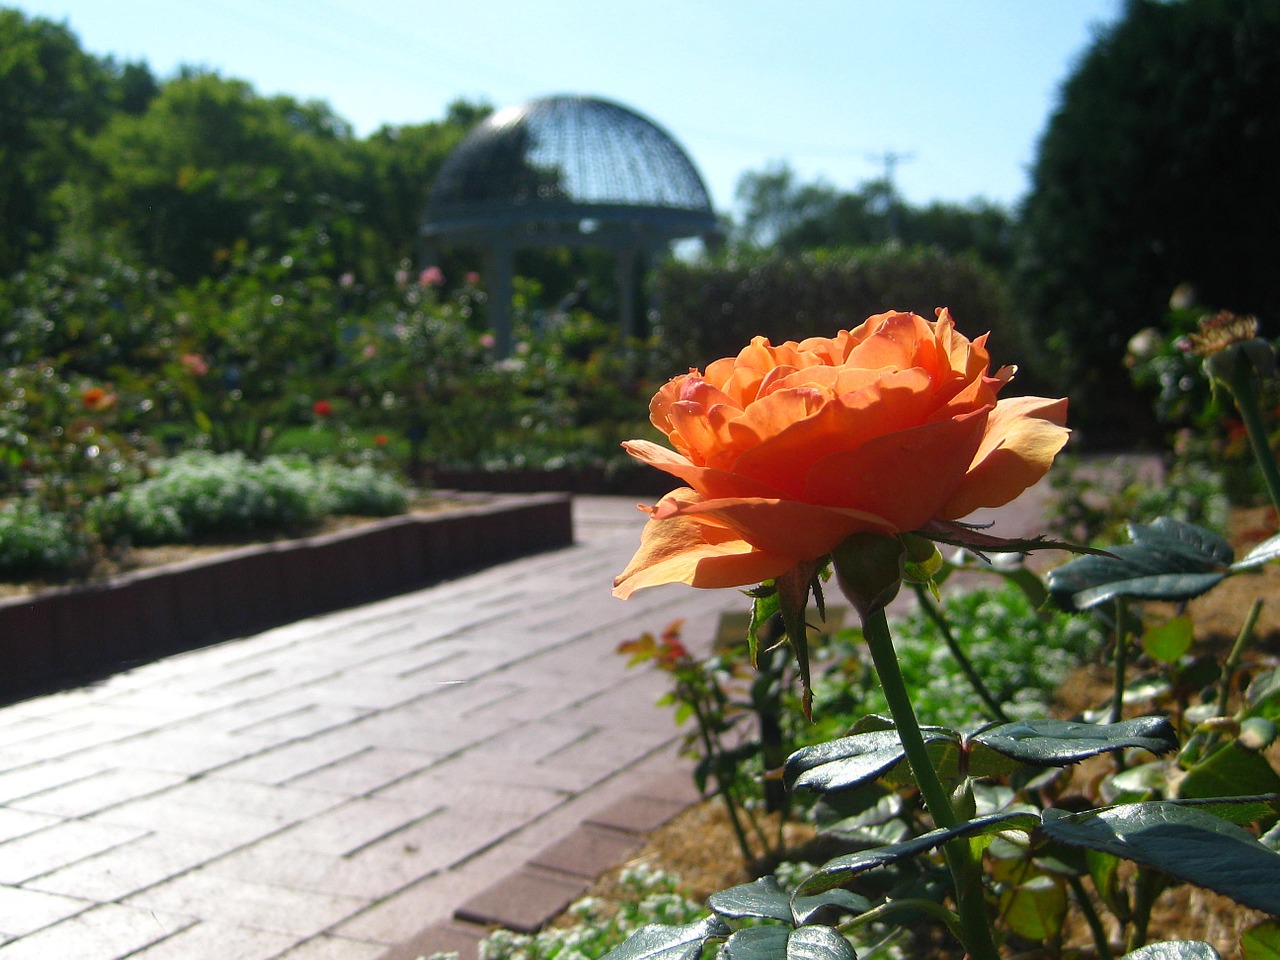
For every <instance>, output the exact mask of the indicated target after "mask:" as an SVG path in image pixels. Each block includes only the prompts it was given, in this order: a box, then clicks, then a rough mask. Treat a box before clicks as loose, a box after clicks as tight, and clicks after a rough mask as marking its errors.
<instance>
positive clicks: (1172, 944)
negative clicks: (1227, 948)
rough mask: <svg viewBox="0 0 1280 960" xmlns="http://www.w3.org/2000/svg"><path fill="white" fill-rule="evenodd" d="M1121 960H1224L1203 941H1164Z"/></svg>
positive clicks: (1132, 952)
mask: <svg viewBox="0 0 1280 960" xmlns="http://www.w3.org/2000/svg"><path fill="white" fill-rule="evenodd" d="M1120 960H1222V958H1221V957H1220V956H1219V954H1218V951H1217V950H1215V949H1213V947H1211V946H1209V944H1207V943H1205V942H1204V941H1203V940H1162V941H1160V942H1159V943H1148V944H1147V945H1146V946H1145V947H1139V948H1138V949H1137V950H1130V951H1129V952H1128V953H1126V954H1125V955H1124V956H1123V957H1121V958H1120Z"/></svg>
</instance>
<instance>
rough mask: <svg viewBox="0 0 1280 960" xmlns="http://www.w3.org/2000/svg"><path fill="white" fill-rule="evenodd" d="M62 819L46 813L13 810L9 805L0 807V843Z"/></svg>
mask: <svg viewBox="0 0 1280 960" xmlns="http://www.w3.org/2000/svg"><path fill="white" fill-rule="evenodd" d="M61 821H62V817H55V816H52V815H50V814H47V813H28V812H27V811H25V810H14V809H13V808H11V807H0V843H4V842H5V841H6V840H13V839H15V838H17V837H25V836H26V835H27V834H28V833H35V832H36V831H37V830H43V829H44V828H45V827H51V826H53V825H54V824H55V823H59V822H61Z"/></svg>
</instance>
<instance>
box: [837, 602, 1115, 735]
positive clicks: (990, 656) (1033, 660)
mask: <svg viewBox="0 0 1280 960" xmlns="http://www.w3.org/2000/svg"><path fill="white" fill-rule="evenodd" d="M942 613H943V616H944V617H945V618H946V620H947V622H948V624H950V626H951V630H952V633H953V634H954V635H955V638H956V640H957V642H958V643H959V645H960V648H961V649H962V650H963V651H964V652H965V654H966V655H967V656H968V657H969V659H970V661H972V663H973V665H974V668H975V669H976V671H977V673H978V675H979V676H980V677H981V678H982V680H983V682H984V683H985V684H986V686H987V688H988V689H989V690H990V691H991V693H992V695H993V696H994V697H995V698H996V700H997V701H999V702H1000V704H1001V707H1002V708H1003V709H1004V711H1005V712H1006V713H1008V714H1009V715H1010V716H1013V717H1030V716H1044V715H1047V714H1048V712H1049V710H1048V708H1049V702H1050V699H1051V698H1052V696H1053V693H1054V691H1055V690H1056V689H1057V687H1058V686H1059V684H1061V683H1062V681H1063V680H1064V679H1066V677H1067V674H1068V673H1069V672H1070V671H1071V670H1072V669H1073V668H1074V667H1076V666H1078V665H1079V664H1080V663H1082V662H1083V661H1084V659H1085V658H1086V657H1087V656H1088V655H1089V654H1090V653H1092V652H1093V651H1095V650H1097V649H1098V648H1099V647H1100V646H1101V645H1102V643H1103V636H1102V632H1101V628H1100V627H1099V626H1098V624H1097V623H1096V622H1094V621H1091V620H1089V619H1087V618H1084V617H1073V616H1071V615H1070V614H1066V613H1061V612H1059V611H1037V610H1036V609H1035V608H1034V607H1033V606H1032V605H1031V602H1030V601H1029V600H1028V599H1027V597H1026V594H1024V593H1023V592H1022V590H1021V589H1019V588H1018V587H1016V586H1013V585H1010V584H1006V585H1004V586H1001V587H999V588H995V589H991V588H985V587H984V588H978V589H973V590H967V591H965V592H962V593H957V594H954V595H949V596H946V597H944V598H943V601H942ZM894 646H895V647H896V648H897V651H898V660H899V662H900V663H901V664H902V673H903V677H904V678H905V680H906V683H907V688H908V689H909V690H911V691H912V701H913V703H914V704H915V707H916V710H917V712H918V713H919V716H920V720H921V722H922V723H929V724H939V725H943V726H958V727H966V726H970V725H972V724H973V723H974V722H975V721H978V720H979V719H980V714H981V706H980V701H979V700H978V698H977V696H976V695H975V694H972V693H970V692H969V691H970V688H969V686H968V683H967V681H966V680H965V678H964V674H963V673H962V672H961V671H960V668H959V666H958V665H957V664H956V662H955V659H954V658H953V657H952V656H951V654H950V652H949V651H948V650H947V647H946V644H945V643H944V642H943V640H942V637H941V636H940V635H939V633H938V629H937V627H936V626H935V625H934V624H933V622H932V621H931V620H929V619H928V618H927V617H925V616H924V615H923V614H921V613H918V612H917V613H913V614H911V615H910V616H908V617H907V618H906V619H905V621H903V622H902V623H901V624H900V625H899V627H898V630H897V636H896V637H895V639H894ZM865 679H866V689H865V690H864V691H863V692H862V696H861V697H860V698H859V699H860V713H859V716H861V715H862V714H865V713H881V714H883V713H886V712H887V710H888V705H887V704H886V703H885V701H884V695H883V694H882V693H881V691H880V687H879V685H878V684H877V683H876V682H875V679H874V676H872V675H871V673H870V671H868V672H867V674H866V675H865ZM850 719H851V721H852V720H855V719H857V717H852V718H850Z"/></svg>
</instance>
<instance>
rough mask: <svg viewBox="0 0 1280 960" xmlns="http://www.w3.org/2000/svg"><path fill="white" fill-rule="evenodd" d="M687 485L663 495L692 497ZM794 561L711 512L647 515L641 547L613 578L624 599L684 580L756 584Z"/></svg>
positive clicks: (707, 584)
mask: <svg viewBox="0 0 1280 960" xmlns="http://www.w3.org/2000/svg"><path fill="white" fill-rule="evenodd" d="M696 496H697V494H696V493H695V492H694V491H692V490H688V489H683V488H682V489H680V490H676V491H674V492H673V493H671V494H668V495H667V498H666V499H674V500H676V501H677V502H678V501H680V500H687V499H688V498H690V497H696ZM793 564H794V560H792V559H791V558H790V557H782V556H774V555H770V554H768V553H766V552H764V551H761V550H759V549H758V548H756V547H755V546H753V545H752V544H750V543H747V542H746V541H745V540H740V539H736V538H735V537H734V535H733V533H732V531H730V530H727V529H725V528H724V527H722V526H720V525H719V524H717V523H716V522H715V520H714V518H711V517H684V516H675V517H671V518H668V519H663V520H657V519H654V520H650V521H649V522H648V523H647V524H645V527H644V530H643V532H642V533H641V534H640V548H639V549H638V550H637V551H636V554H635V556H633V557H632V558H631V562H630V563H629V564H627V568H626V569H625V570H624V571H623V572H622V573H621V574H619V575H618V577H617V578H615V579H614V581H613V595H614V596H615V597H618V598H620V599H622V600H625V599H627V598H628V597H629V596H631V594H633V593H634V592H635V591H637V590H639V589H641V588H643V587H653V586H659V585H661V584H664V583H687V584H689V585H690V586H693V587H736V586H742V585H743V584H748V583H760V582H761V581H763V580H771V579H772V578H774V577H777V576H780V575H781V574H783V573H785V572H786V571H787V570H788V569H789V568H790V567H791V566H792V565H793Z"/></svg>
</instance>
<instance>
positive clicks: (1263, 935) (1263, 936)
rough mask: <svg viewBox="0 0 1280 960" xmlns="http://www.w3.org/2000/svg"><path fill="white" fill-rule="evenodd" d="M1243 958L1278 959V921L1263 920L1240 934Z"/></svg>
mask: <svg viewBox="0 0 1280 960" xmlns="http://www.w3.org/2000/svg"><path fill="white" fill-rule="evenodd" d="M1240 952H1241V953H1242V954H1243V955H1244V960H1280V923H1278V922H1277V921H1275V920H1264V921H1263V922H1262V923H1259V924H1255V925H1254V926H1252V927H1250V928H1249V929H1248V930H1246V931H1245V932H1244V933H1242V934H1241V935H1240Z"/></svg>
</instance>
